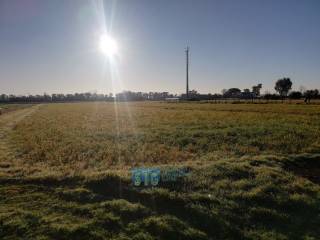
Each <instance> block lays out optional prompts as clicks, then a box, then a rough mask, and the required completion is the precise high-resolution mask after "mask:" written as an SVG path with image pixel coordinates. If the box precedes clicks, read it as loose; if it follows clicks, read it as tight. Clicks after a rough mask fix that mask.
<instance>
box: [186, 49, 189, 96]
mask: <svg viewBox="0 0 320 240" xmlns="http://www.w3.org/2000/svg"><path fill="white" fill-rule="evenodd" d="M186 85H187V86H186V95H187V99H189V46H187V48H186Z"/></svg>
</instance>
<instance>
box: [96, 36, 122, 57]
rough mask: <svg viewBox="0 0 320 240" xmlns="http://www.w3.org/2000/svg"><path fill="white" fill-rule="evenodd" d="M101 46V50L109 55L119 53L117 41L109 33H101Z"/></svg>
mask: <svg viewBox="0 0 320 240" xmlns="http://www.w3.org/2000/svg"><path fill="white" fill-rule="evenodd" d="M99 47H100V50H101V52H102V53H103V54H105V55H107V56H109V57H112V56H114V55H116V54H117V53H118V45H117V42H116V41H115V40H114V39H113V38H112V37H111V36H109V35H107V34H103V35H101V37H100V43H99Z"/></svg>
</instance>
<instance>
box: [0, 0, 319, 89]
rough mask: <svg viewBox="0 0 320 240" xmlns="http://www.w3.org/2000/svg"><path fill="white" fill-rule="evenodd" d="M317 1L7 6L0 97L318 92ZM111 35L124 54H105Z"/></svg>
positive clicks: (125, 0)
mask: <svg viewBox="0 0 320 240" xmlns="http://www.w3.org/2000/svg"><path fill="white" fill-rule="evenodd" d="M319 13H320V1H319V0H304V1H302V0H241V1H239V0H208V1H206V0H106V1H101V0H97V1H93V0H86V1H85V0H55V1H51V0H21V1H16V0H1V1H0V94H1V93H7V94H43V93H45V92H46V93H75V92H88V91H89V92H98V93H110V92H119V91H122V90H131V91H143V92H149V91H169V92H171V93H182V92H184V91H185V52H184V50H185V47H186V46H187V45H188V46H190V83H189V85H190V89H195V90H197V91H198V92H200V93H220V92H221V90H222V89H227V88H231V87H238V88H240V89H244V88H251V87H252V86H253V85H255V84H258V83H262V85H263V88H262V92H265V91H270V92H273V91H274V90H273V88H274V83H275V81H276V80H277V79H279V78H282V77H290V78H291V80H292V82H293V88H294V89H297V90H298V89H299V88H300V86H304V87H305V88H307V89H311V88H320V27H319V25H320V14H319ZM105 33H108V34H109V35H110V36H112V37H113V38H114V39H115V40H116V41H117V44H118V49H119V50H118V53H117V55H115V56H113V57H112V58H109V57H107V56H106V55H105V54H103V53H102V52H101V50H100V49H99V39H100V37H101V35H102V34H105Z"/></svg>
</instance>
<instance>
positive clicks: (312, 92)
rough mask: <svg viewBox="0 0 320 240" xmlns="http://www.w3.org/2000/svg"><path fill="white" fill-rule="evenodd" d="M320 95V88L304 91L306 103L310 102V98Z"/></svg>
mask: <svg viewBox="0 0 320 240" xmlns="http://www.w3.org/2000/svg"><path fill="white" fill-rule="evenodd" d="M318 96H319V90H318V89H314V90H307V91H305V93H304V97H305V99H304V102H305V103H310V100H311V99H312V98H317V97H318Z"/></svg>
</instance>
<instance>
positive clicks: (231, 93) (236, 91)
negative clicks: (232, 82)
mask: <svg viewBox="0 0 320 240" xmlns="http://www.w3.org/2000/svg"><path fill="white" fill-rule="evenodd" d="M240 94H241V90H240V89H239V88H230V89H228V90H227V91H226V92H225V93H224V97H239V96H240Z"/></svg>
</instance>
